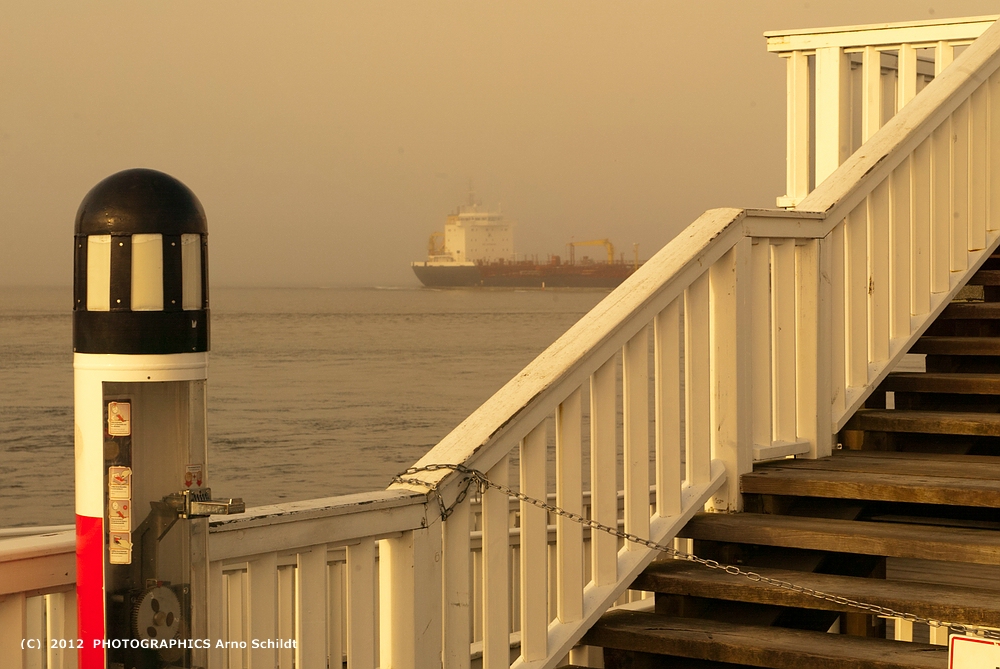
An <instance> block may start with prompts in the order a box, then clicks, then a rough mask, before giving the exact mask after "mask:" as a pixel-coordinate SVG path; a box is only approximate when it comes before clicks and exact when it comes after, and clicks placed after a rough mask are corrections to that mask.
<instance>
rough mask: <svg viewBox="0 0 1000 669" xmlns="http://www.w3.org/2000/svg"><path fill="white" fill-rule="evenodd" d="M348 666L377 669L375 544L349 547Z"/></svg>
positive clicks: (368, 541) (363, 540)
mask: <svg viewBox="0 0 1000 669" xmlns="http://www.w3.org/2000/svg"><path fill="white" fill-rule="evenodd" d="M347 610H348V612H349V615H348V616H347V665H348V666H349V667H351V669H375V625H376V621H375V542H374V541H372V540H371V539H361V542H360V543H358V544H355V545H353V546H348V547H347Z"/></svg>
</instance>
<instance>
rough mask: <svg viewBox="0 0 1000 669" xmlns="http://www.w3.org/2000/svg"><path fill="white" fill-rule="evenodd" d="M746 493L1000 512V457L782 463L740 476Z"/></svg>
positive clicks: (842, 457)
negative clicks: (949, 506)
mask: <svg viewBox="0 0 1000 669" xmlns="http://www.w3.org/2000/svg"><path fill="white" fill-rule="evenodd" d="M740 489H741V490H742V492H744V493H757V494H763V495H794V496H799V497H824V498H838V499H857V500H867V501H881V502H907V503H914V504H944V505H951V506H976V507H987V508H997V509H1000V458H994V457H991V456H978V457H977V456H961V455H947V454H941V455H939V456H938V457H937V458H921V459H919V460H909V459H906V458H877V457H861V458H857V457H852V456H851V455H840V454H839V453H838V454H837V455H834V456H831V457H826V458H819V459H816V460H807V459H800V460H779V461H777V462H773V463H769V464H764V465H758V466H757V467H755V468H754V471H753V472H752V473H749V474H744V475H743V476H742V477H740Z"/></svg>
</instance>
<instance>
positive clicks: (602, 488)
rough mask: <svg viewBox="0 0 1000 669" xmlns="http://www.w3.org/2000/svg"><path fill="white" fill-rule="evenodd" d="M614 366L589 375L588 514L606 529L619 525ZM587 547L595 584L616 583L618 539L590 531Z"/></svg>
mask: <svg viewBox="0 0 1000 669" xmlns="http://www.w3.org/2000/svg"><path fill="white" fill-rule="evenodd" d="M616 366H617V362H616V360H615V358H612V359H611V360H608V361H607V362H605V363H604V364H603V365H601V366H600V368H598V370H597V371H596V372H594V373H593V374H591V376H590V512H591V518H593V519H594V520H596V521H597V522H599V523H601V524H603V525H607V526H608V527H617V525H618V482H617V469H618V466H617V458H616V450H617V448H616V444H615V420H616V413H617V406H616V404H617V399H616V397H615V395H616V388H615V371H616ZM590 547H591V548H590V550H591V565H592V569H593V574H594V576H593V581H594V585H596V586H602V585H611V584H612V583H615V582H616V581H617V580H618V539H617V538H616V537H614V536H612V535H610V534H607V533H605V532H591V536H590Z"/></svg>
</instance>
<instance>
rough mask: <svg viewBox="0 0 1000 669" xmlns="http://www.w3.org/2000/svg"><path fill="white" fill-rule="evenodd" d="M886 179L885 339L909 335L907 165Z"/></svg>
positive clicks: (905, 162) (903, 165)
mask: <svg viewBox="0 0 1000 669" xmlns="http://www.w3.org/2000/svg"><path fill="white" fill-rule="evenodd" d="M911 159H912V155H911V156H910V157H909V158H907V159H906V160H904V161H903V162H902V163H900V165H899V167H897V168H896V169H895V170H893V171H892V175H891V176H890V177H889V339H890V341H891V340H897V339H906V338H908V337H909V336H910V258H911V251H910V229H911V225H912V223H911V220H910V164H911Z"/></svg>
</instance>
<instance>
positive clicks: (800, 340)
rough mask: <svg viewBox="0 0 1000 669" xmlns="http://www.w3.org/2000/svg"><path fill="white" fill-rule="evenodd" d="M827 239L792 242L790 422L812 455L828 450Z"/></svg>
mask: <svg viewBox="0 0 1000 669" xmlns="http://www.w3.org/2000/svg"><path fill="white" fill-rule="evenodd" d="M829 244H831V242H830V241H829V240H828V239H810V240H808V241H806V242H805V243H804V244H802V245H800V246H797V247H796V256H797V257H796V275H797V282H798V286H797V292H798V295H797V303H798V309H797V312H798V313H797V318H796V339H797V343H796V348H795V357H796V360H795V370H796V371H795V387H796V389H797V393H796V394H797V397H796V401H795V411H796V418H795V423H796V435H797V439H802V440H805V441H808V442H809V457H811V458H821V457H825V456H827V455H830V453H831V452H832V450H833V426H832V420H833V414H832V412H831V386H832V380H831V377H832V370H831V358H832V356H831V335H830V332H831V325H830V324H831V316H832V314H831V309H830V288H831V286H830V279H829V277H830V252H829V250H828V245H829Z"/></svg>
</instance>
